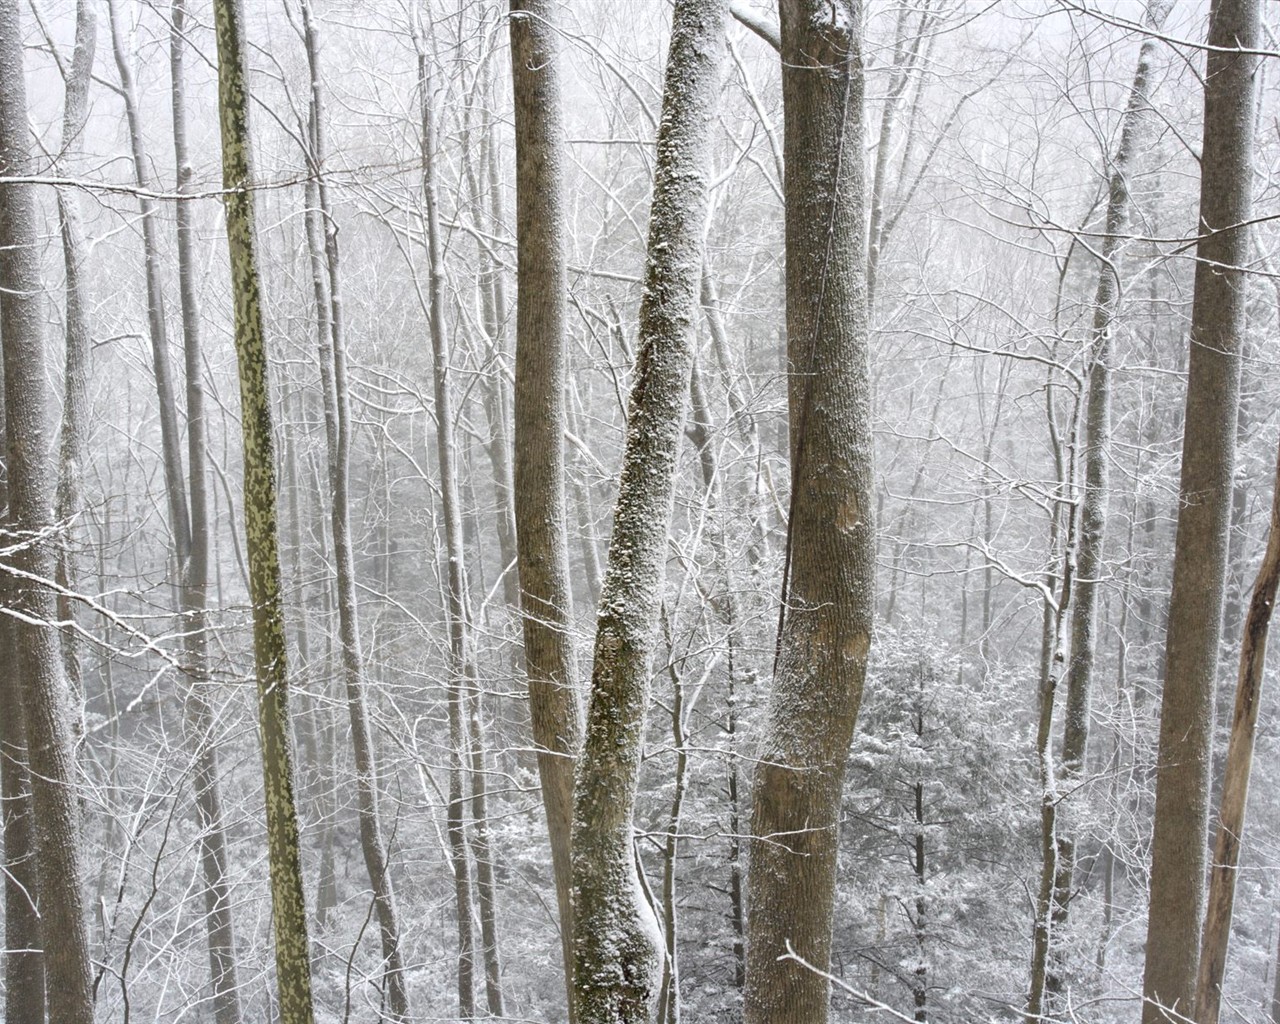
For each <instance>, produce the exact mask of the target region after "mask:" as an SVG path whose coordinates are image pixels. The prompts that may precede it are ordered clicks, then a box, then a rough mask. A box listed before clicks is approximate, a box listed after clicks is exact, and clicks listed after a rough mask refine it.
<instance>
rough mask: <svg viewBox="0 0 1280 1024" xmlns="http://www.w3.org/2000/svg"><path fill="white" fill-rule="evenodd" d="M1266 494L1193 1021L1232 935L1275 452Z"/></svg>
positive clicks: (1277, 511) (1274, 580) (1277, 519)
mask: <svg viewBox="0 0 1280 1024" xmlns="http://www.w3.org/2000/svg"><path fill="white" fill-rule="evenodd" d="M1273 486H1274V490H1273V492H1272V499H1271V528H1270V532H1269V534H1268V536H1267V550H1266V554H1265V555H1264V556H1263V559H1262V568H1261V569H1259V570H1258V578H1257V579H1256V580H1255V581H1254V584H1253V597H1252V598H1251V599H1250V601H1249V614H1248V615H1247V616H1246V618H1245V625H1244V633H1243V635H1242V638H1241V645H1240V675H1239V678H1238V680H1237V683H1236V703H1235V712H1234V714H1233V715H1232V721H1231V739H1230V741H1229V742H1228V746H1227V763H1226V773H1225V775H1224V778H1223V783H1222V807H1221V809H1220V811H1219V814H1218V834H1217V838H1216V839H1215V841H1214V844H1213V860H1212V861H1211V864H1210V868H1209V900H1208V911H1207V913H1206V915H1205V922H1204V934H1203V937H1202V938H1201V942H1200V971H1199V976H1198V977H1197V979H1196V1003H1195V1006H1196V1021H1197V1022H1198V1024H1218V1011H1219V1006H1220V1003H1221V1000H1222V978H1223V975H1224V974H1225V973H1226V966H1227V944H1228V942H1229V941H1230V938H1231V912H1232V908H1233V906H1234V903H1235V889H1236V867H1237V865H1238V864H1239V861H1240V843H1241V840H1242V838H1243V836H1244V818H1245V807H1246V801H1247V799H1248V796H1249V774H1250V772H1251V771H1252V768H1253V738H1254V734H1255V732H1256V731H1257V725H1258V703H1259V700H1260V698H1261V695H1262V673H1263V669H1264V667H1265V664H1266V657H1267V632H1268V630H1269V628H1270V626H1271V613H1272V610H1273V608H1274V605H1275V597H1276V588H1277V584H1280V453H1278V454H1277V461H1276V479H1275V483H1274V485H1273Z"/></svg>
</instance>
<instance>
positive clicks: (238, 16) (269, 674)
mask: <svg viewBox="0 0 1280 1024" xmlns="http://www.w3.org/2000/svg"><path fill="white" fill-rule="evenodd" d="M213 10H214V27H215V35H216V36H217V41H218V115H219V126H220V128H221V134H222V181H223V187H224V188H226V189H228V190H229V191H228V193H227V195H226V198H225V202H226V218H227V245H228V249H229V251H230V257H231V290H232V296H233V298H234V303H233V305H234V307H235V344H236V360H237V364H238V366H239V375H240V410H241V421H242V424H243V430H244V520H245V536H246V542H247V543H246V547H247V550H248V556H249V596H250V599H251V600H252V602H253V651H254V663H255V667H256V674H257V681H258V729H259V734H260V738H261V741H262V770H263V783H264V786H265V792H266V812H267V861H268V865H269V867H270V871H271V907H272V925H273V931H274V934H275V945H276V984H277V991H278V996H279V1012H280V1019H281V1020H282V1021H283V1022H284V1024H311V1022H312V1020H313V1013H312V1005H311V971H310V962H309V959H308V957H309V948H308V942H307V917H306V901H305V898H304V896H303V888H302V861H301V857H300V854H299V848H298V813H297V807H296V805H295V804H294V798H293V759H292V752H291V749H290V747H291V743H290V731H289V706H288V695H289V673H288V665H287V664H286V659H285V630H284V601H283V598H282V595H281V585H280V542H279V536H278V529H277V515H278V512H277V507H276V506H277V502H276V460H275V443H274V435H273V433H272V426H271V402H270V396H269V390H268V383H267V352H266V338H265V333H264V330H263V324H262V306H261V294H260V292H261V288H260V284H259V279H258V265H257V256H256V253H255V245H256V240H255V237H254V202H253V192H252V191H251V190H249V189H248V188H246V186H247V185H248V184H249V183H250V182H251V181H252V174H251V171H250V165H251V164H250V155H249V83H248V80H247V77H246V75H245V65H244V25H243V21H242V17H243V15H242V11H241V8H240V4H239V2H238V0H214V5H213Z"/></svg>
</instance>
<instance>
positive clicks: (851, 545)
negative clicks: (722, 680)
mask: <svg viewBox="0 0 1280 1024" xmlns="http://www.w3.org/2000/svg"><path fill="white" fill-rule="evenodd" d="M861 14H862V12H861V10H860V5H859V4H857V3H855V2H854V0H839V2H835V3H832V2H828V0H784V2H783V3H782V5H781V26H782V101H783V110H784V125H785V126H784V133H783V146H784V158H785V160H786V165H787V180H786V224H785V227H786V235H785V238H786V302H787V317H786V322H787V350H788V351H787V355H788V363H789V385H788V400H789V410H790V449H791V508H790V522H789V524H788V536H787V548H786V556H785V561H784V570H783V588H782V608H781V614H780V624H779V633H778V648H777V657H776V661H775V666H774V684H773V693H772V696H771V699H770V702H769V709H768V713H767V722H766V725H765V728H764V739H763V742H762V746H761V751H760V760H759V761H758V763H757V767H756V773H755V790H754V798H753V809H752V825H751V835H752V837H753V839H752V846H751V860H750V871H749V873H748V876H747V908H748V918H747V979H746V1005H745V1011H746V1021H747V1024H789V1022H793V1021H794V1022H797V1024H799V1022H804V1024H823V1022H825V1021H826V1020H827V1013H828V1004H829V1001H830V999H829V997H830V983H829V982H828V980H827V979H826V977H824V976H822V975H820V974H817V973H815V972H813V971H811V970H809V969H807V968H805V967H802V966H801V965H799V964H797V963H795V962H794V961H792V960H789V959H787V953H788V948H790V949H791V950H793V951H794V952H795V953H796V954H797V955H799V956H801V957H803V958H804V959H805V960H807V961H808V962H809V963H811V964H813V965H815V966H816V967H817V968H818V969H819V970H826V969H827V967H828V965H829V963H830V959H831V923H832V910H833V901H834V895H835V870H836V843H837V819H838V812H839V806H840V794H841V790H842V786H843V780H844V768H845V758H846V755H847V752H848V749H849V742H850V740H851V738H852V735H853V727H854V723H855V721H856V719H857V715H858V707H859V704H860V703H861V699H862V684H863V680H864V678H865V674H866V664H867V654H868V651H869V649H870V646H871V631H872V617H873V607H874V605H873V602H874V575H875V528H874V523H873V519H874V504H873V498H872V462H873V460H872V435H871V378H870V370H869V366H868V351H867V308H866V280H865V275H866V248H865V237H866V235H865V230H864V210H863V202H864V196H863V149H862V138H863V124H862V91H863V71H862V56H861V38H860V32H861V23H862V22H861Z"/></svg>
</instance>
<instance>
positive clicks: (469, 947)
mask: <svg viewBox="0 0 1280 1024" xmlns="http://www.w3.org/2000/svg"><path fill="white" fill-rule="evenodd" d="M425 42H426V41H425V40H424V39H423V38H422V37H421V35H417V36H416V37H415V45H416V46H417V49H418V89H419V96H420V102H421V116H422V191H423V197H424V199H425V205H426V221H427V264H428V266H427V273H428V293H429V298H430V315H429V317H428V330H429V333H430V336H431V354H432V361H433V364H434V372H433V374H432V379H433V384H434V397H435V414H436V457H437V460H438V462H439V466H440V496H441V506H442V513H443V519H444V530H445V557H446V560H447V563H448V571H447V587H448V593H447V601H448V621H449V669H448V671H449V678H448V682H447V690H448V698H447V699H448V713H449V806H448V810H447V819H448V821H447V825H448V834H449V852H450V856H451V858H452V861H453V881H454V902H455V904H456V911H457V917H458V1012H459V1014H460V1015H461V1016H462V1017H463V1018H469V1017H472V1016H474V1015H475V934H474V925H473V922H472V904H473V897H472V882H471V866H470V864H469V862H468V860H467V842H466V834H465V832H464V826H463V813H464V810H465V805H464V802H465V797H464V793H463V788H464V787H463V773H464V771H465V770H466V749H467V734H466V723H465V720H464V718H465V707H464V705H465V697H466V695H465V693H464V692H463V688H464V686H465V685H466V677H467V665H468V663H469V659H470V657H471V652H470V650H469V643H470V638H469V636H468V635H467V634H468V626H469V622H468V613H467V599H466V579H465V575H464V573H465V562H466V552H465V551H464V550H463V540H462V508H461V503H460V501H459V499H458V468H457V451H456V448H455V446H454V440H453V416H454V413H453V396H452V394H451V393H450V380H449V378H450V372H449V371H450V366H449V349H448V340H447V338H446V335H445V321H444V305H445V296H444V257H443V254H442V251H441V245H440V215H439V211H438V208H437V207H438V202H437V199H436V177H435V155H436V154H435V124H434V121H435V116H434V114H433V113H432V110H431V93H430V78H429V76H428V72H427V51H426V48H425Z"/></svg>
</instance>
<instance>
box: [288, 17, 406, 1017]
mask: <svg viewBox="0 0 1280 1024" xmlns="http://www.w3.org/2000/svg"><path fill="white" fill-rule="evenodd" d="M301 9H302V33H303V42H304V44H305V46H306V51H307V66H308V70H309V73H310V83H311V104H310V124H309V134H310V139H309V142H310V153H309V158H310V163H311V169H312V173H313V174H314V175H315V180H316V186H315V189H314V190H313V191H314V198H315V199H316V200H317V201H318V207H312V206H311V205H308V209H307V239H308V242H309V247H310V250H311V261H312V274H313V278H314V282H315V284H314V288H315V297H316V304H317V322H318V324H319V329H320V332H321V335H320V380H321V385H322V391H323V396H324V416H325V427H326V429H325V436H326V439H327V443H328V456H329V485H330V489H331V490H332V493H333V497H332V504H331V513H332V514H331V519H332V527H333V551H334V565H335V570H336V572H335V575H336V577H337V580H336V582H337V588H338V640H339V643H340V645H341V647H342V671H343V680H344V682H345V684H346V696H347V711H348V714H349V716H350V719H351V745H352V749H353V752H354V755H355V769H356V804H357V814H358V818H359V822H360V849H361V852H362V853H363V855H364V863H365V870H366V871H367V872H368V875H369V885H370V887H371V888H372V890H373V898H374V908H375V911H376V913H377V918H378V930H379V933H380V936H381V940H382V960H383V964H384V968H383V969H384V985H385V990H384V991H385V998H386V1001H387V1009H388V1013H389V1016H390V1019H391V1020H393V1021H404V1020H407V1019H408V1018H409V1015H410V1013H409V994H408V988H407V979H406V978H405V973H404V957H403V955H402V953H401V949H400V924H399V920H398V914H397V911H396V898H395V890H394V888H393V886H392V880H391V870H390V862H389V859H388V856H387V847H386V840H385V838H384V836H383V828H382V815H381V809H380V808H379V805H378V804H379V801H378V779H377V765H376V764H375V760H374V753H373V739H372V736H371V734H370V729H369V713H368V708H367V702H366V697H365V693H366V690H367V689H368V677H367V672H366V670H365V661H364V652H363V650H362V649H361V643H360V621H359V616H358V605H357V602H356V578H355V553H354V550H353V547H352V543H351V507H350V504H351V502H350V465H351V408H350V398H349V393H348V385H347V351H346V338H345V335H344V332H343V307H342V288H341V275H340V265H339V252H338V228H337V224H336V223H335V221H334V218H333V210H332V206H331V204H330V202H329V186H328V180H327V178H326V176H325V159H326V152H325V141H324V140H325V127H326V125H325V115H324V93H323V89H322V86H321V81H320V39H319V34H318V29H317V26H316V23H315V17H314V14H313V12H312V10H311V3H310V0H302V3H301ZM321 237H323V242H321ZM326 300H327V308H326Z"/></svg>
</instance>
